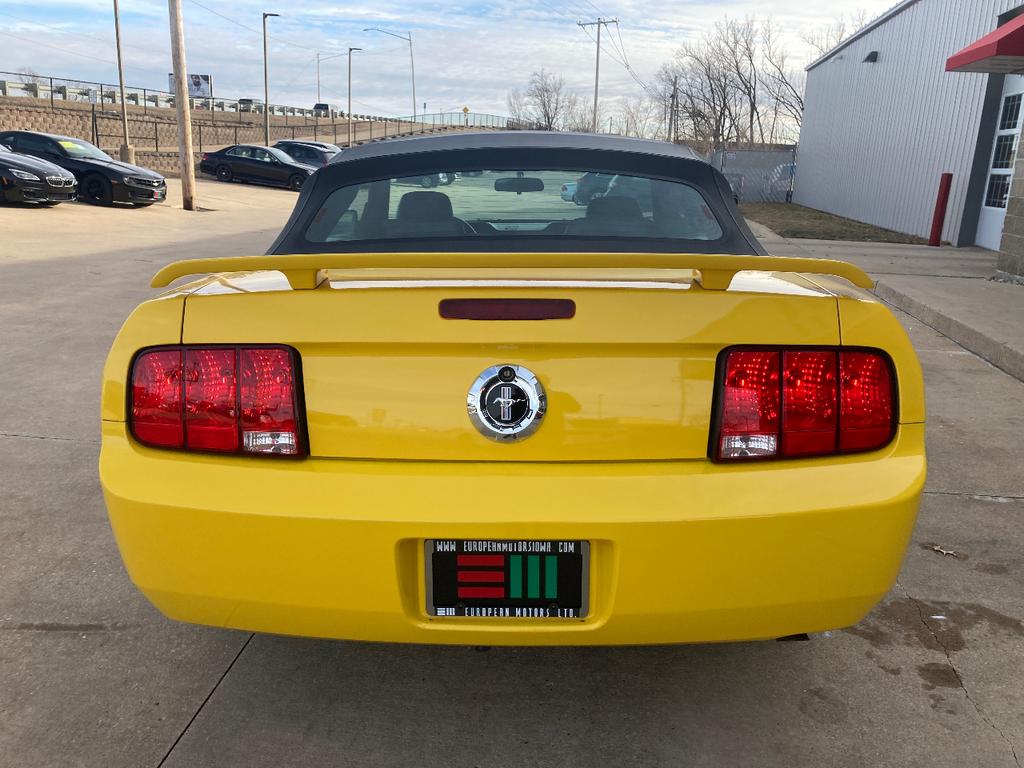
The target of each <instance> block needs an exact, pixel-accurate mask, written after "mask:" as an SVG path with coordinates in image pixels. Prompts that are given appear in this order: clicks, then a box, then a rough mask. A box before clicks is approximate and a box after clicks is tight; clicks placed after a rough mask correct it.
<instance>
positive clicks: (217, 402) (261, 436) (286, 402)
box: [130, 346, 302, 456]
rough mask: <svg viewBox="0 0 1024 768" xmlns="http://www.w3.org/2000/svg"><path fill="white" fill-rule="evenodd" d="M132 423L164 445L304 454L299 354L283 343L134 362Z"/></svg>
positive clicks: (171, 353)
mask: <svg viewBox="0 0 1024 768" xmlns="http://www.w3.org/2000/svg"><path fill="white" fill-rule="evenodd" d="M131 378H132V388H131V398H132V402H131V411H130V412H131V429H132V433H133V434H134V435H135V438H136V439H137V440H138V441H139V442H141V443H145V444H147V445H152V446H156V447H160V448H186V449H188V450H196V451H216V452H219V453H271V454H286V455H292V456H294V455H299V454H301V453H302V444H301V440H300V434H301V430H300V427H301V416H300V411H299V404H298V396H299V393H298V385H297V380H298V378H297V355H296V353H295V352H294V350H291V349H289V348H286V347H227V346H219V347H180V348H173V349H168V348H162V349H156V350H151V351H147V352H143V353H141V354H140V355H139V356H138V357H136V359H135V363H134V365H133V367H132V377H131Z"/></svg>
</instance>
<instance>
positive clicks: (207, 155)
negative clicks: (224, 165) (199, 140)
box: [200, 152, 210, 160]
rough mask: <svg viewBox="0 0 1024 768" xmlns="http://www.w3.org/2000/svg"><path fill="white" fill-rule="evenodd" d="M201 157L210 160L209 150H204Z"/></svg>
mask: <svg viewBox="0 0 1024 768" xmlns="http://www.w3.org/2000/svg"><path fill="white" fill-rule="evenodd" d="M200 159H202V160H209V159H210V154H209V153H208V152H203V155H202V157H201V158H200Z"/></svg>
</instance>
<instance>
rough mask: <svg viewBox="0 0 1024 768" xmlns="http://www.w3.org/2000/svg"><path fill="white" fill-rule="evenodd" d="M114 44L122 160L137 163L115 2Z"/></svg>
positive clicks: (119, 16)
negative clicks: (131, 133) (118, 93)
mask: <svg viewBox="0 0 1024 768" xmlns="http://www.w3.org/2000/svg"><path fill="white" fill-rule="evenodd" d="M114 42H115V43H116V45H117V82H118V83H119V85H120V88H121V132H122V135H123V137H124V141H123V142H122V144H121V160H122V162H125V163H134V162H135V150H134V149H133V148H132V146H131V140H130V139H129V138H128V103H127V102H126V101H125V98H124V61H123V60H122V58H121V13H120V11H119V10H118V7H117V0H114Z"/></svg>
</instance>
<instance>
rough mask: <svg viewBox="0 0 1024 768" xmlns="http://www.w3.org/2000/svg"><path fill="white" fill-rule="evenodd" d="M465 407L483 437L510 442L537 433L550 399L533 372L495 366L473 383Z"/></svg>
mask: <svg viewBox="0 0 1024 768" xmlns="http://www.w3.org/2000/svg"><path fill="white" fill-rule="evenodd" d="M466 407H467V409H468V411H469V418H470V421H472V422H473V426H475V427H476V428H477V429H478V430H479V431H480V434H482V435H483V436H484V437H489V438H490V439H491V440H497V441H498V442H508V441H513V440H522V439H524V438H526V437H529V436H530V435H532V434H533V433H534V432H536V431H537V428H538V427H539V426H540V423H541V421H542V420H543V418H544V412H545V411H546V410H547V407H548V398H547V394H545V392H544V387H543V386H542V385H541V383H540V381H538V379H537V377H536V376H535V375H534V374H533V372H532V371H530V370H528V369H526V368H524V367H523V366H521V365H494V366H491V367H490V368H488V369H487V370H486V371H484V372H483V373H481V374H480V375H479V376H478V377H477V380H476V381H474V382H473V386H471V387H470V388H469V394H468V395H467V397H466Z"/></svg>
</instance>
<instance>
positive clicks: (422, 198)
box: [398, 192, 452, 221]
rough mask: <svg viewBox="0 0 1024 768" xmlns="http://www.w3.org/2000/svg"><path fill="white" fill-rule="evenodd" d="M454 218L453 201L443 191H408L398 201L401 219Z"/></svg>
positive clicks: (435, 219)
mask: <svg viewBox="0 0 1024 768" xmlns="http://www.w3.org/2000/svg"><path fill="white" fill-rule="evenodd" d="M450 218H452V201H451V200H450V199H448V195H446V194H444V193H443V192H406V193H405V194H404V195H402V199H401V200H399V201H398V219H399V220H400V221H438V220H440V219H450Z"/></svg>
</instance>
